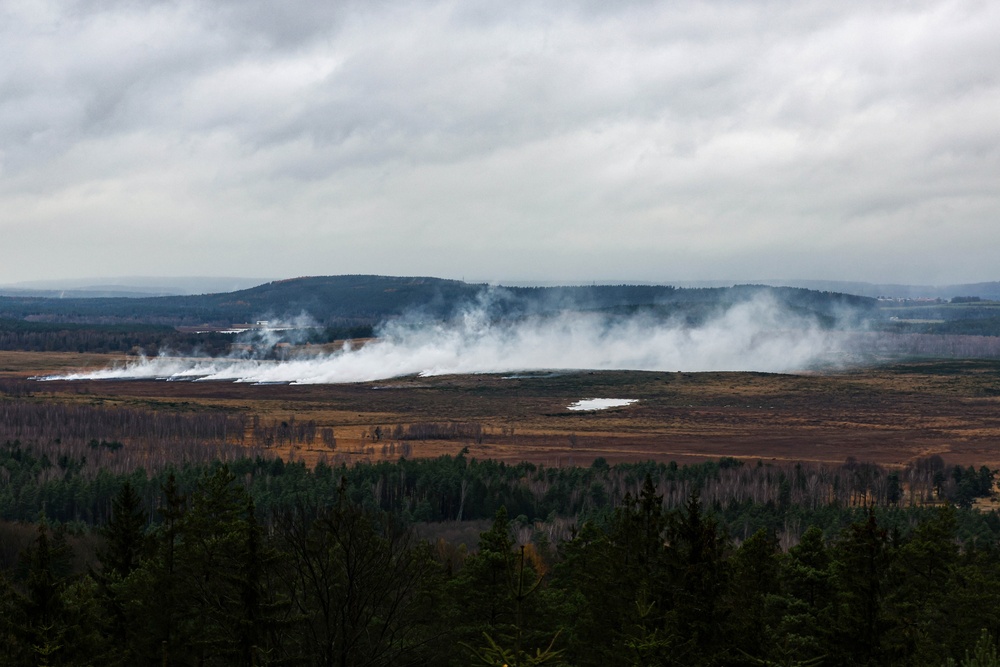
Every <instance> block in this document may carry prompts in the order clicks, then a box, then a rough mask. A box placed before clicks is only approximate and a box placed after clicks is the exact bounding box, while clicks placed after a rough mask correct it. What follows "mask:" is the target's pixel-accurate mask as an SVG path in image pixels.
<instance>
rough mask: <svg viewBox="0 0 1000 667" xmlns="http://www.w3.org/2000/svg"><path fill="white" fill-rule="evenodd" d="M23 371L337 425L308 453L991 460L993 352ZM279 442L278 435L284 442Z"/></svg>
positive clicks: (998, 458)
mask: <svg viewBox="0 0 1000 667" xmlns="http://www.w3.org/2000/svg"><path fill="white" fill-rule="evenodd" d="M18 354H22V355H23V354H25V353H0V377H5V378H6V379H7V380H8V381H9V380H11V379H12V378H24V377H27V376H29V375H33V374H37V373H40V372H41V373H44V372H53V370H54V368H53V367H57V366H59V365H60V364H62V367H72V366H74V360H73V359H72V358H71V357H69V356H68V357H60V358H53V357H49V356H45V355H38V356H36V357H31V358H29V357H27V356H17V355H18ZM100 361H103V360H101V359H98V360H97V362H100ZM77 362H78V363H77V364H76V365H78V366H79V365H86V366H91V365H93V364H95V363H96V362H95V359H94V358H87V359H85V360H83V359H78V360H77ZM31 386H32V387H33V394H34V395H33V398H32V399H31V400H52V401H67V402H81V403H87V404H98V405H127V406H130V407H147V408H153V409H167V410H201V409H220V410H233V411H244V412H246V413H248V415H256V416H257V417H258V418H259V419H260V421H261V423H264V424H272V423H280V422H281V421H286V422H287V421H288V420H289V419H290V418H293V417H294V420H295V421H296V422H299V423H301V422H306V421H309V420H313V421H315V423H316V426H317V427H318V428H324V427H329V428H332V429H333V430H334V434H335V436H336V447H335V448H334V449H331V448H329V447H326V446H324V445H323V444H322V443H321V442H320V440H319V439H318V438H317V439H316V441H314V442H313V443H312V444H308V445H298V446H296V448H295V455H296V456H297V457H300V458H305V459H306V460H308V461H313V460H316V459H318V458H319V457H320V456H321V455H322V456H326V457H327V458H332V459H340V460H358V459H380V458H389V459H395V458H398V457H399V456H400V455H402V454H406V455H408V456H410V457H416V456H438V455H441V454H446V453H450V454H456V453H458V452H459V451H460V450H461V449H462V448H465V447H467V448H468V450H469V454H470V455H471V456H475V457H477V458H487V457H489V458H496V459H502V460H506V461H521V460H529V461H534V462H537V463H545V464H548V465H569V464H576V465H589V464H590V463H591V462H592V461H593V460H594V459H595V458H597V457H604V458H605V459H607V460H608V461H609V462H611V463H614V462H618V461H625V460H638V459H658V460H664V461H669V460H675V461H678V462H691V461H696V460H704V459H709V458H718V457H721V456H733V457H738V458H744V459H748V460H757V459H762V460H765V461H766V460H772V459H778V460H796V461H816V462H827V463H842V462H844V461H845V460H846V459H847V458H848V457H854V458H855V459H857V460H859V461H872V462H877V463H881V464H886V465H903V464H905V463H907V462H909V461H912V460H913V459H915V458H918V457H921V456H928V455H931V454H940V455H941V456H942V457H943V458H945V459H946V460H947V461H949V462H952V463H961V464H963V465H968V464H974V465H983V464H985V465H989V466H992V467H998V466H1000V362H994V361H939V362H935V361H926V362H913V363H907V364H896V365H893V366H886V367H881V368H874V369H856V370H846V371H833V372H824V373H812V374H800V375H775V374H764V373H660V372H624V371H614V372H586V371H582V372H539V373H520V374H516V375H514V376H501V375H464V376H444V377H434V378H415V377H407V378H397V379H393V380H388V381H382V382H373V383H361V384H346V385H304V386H295V385H248V384H231V383H222V382H162V381H145V380H131V381H87V382H62V381H55V382H44V383H34V382H32V383H31ZM585 398H628V399H638V401H637V402H636V403H634V404H632V405H629V406H626V407H620V408H613V409H609V410H601V411H595V412H583V413H581V412H573V411H570V410H569V409H568V406H569V405H570V404H571V403H573V402H574V401H577V400H579V399H585ZM450 425H452V426H450ZM449 428H451V430H452V431H453V433H451V434H448V433H447V431H448V429H449ZM288 449H289V447H288V446H287V445H283V446H281V447H279V451H281V452H282V453H283V454H287V453H288V451H287V450H288Z"/></svg>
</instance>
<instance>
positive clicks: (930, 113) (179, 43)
mask: <svg viewBox="0 0 1000 667" xmlns="http://www.w3.org/2000/svg"><path fill="white" fill-rule="evenodd" d="M33 6H34V7H36V9H33V10H32V11H34V12H35V13H34V14H29V13H28V10H27V9H24V7H28V5H24V6H19V7H18V8H16V10H15V9H11V8H9V7H8V8H7V9H6V10H2V11H5V12H6V14H5V15H4V16H3V19H4V20H3V21H0V39H2V40H3V41H4V43H5V44H7V45H8V46H9V47H10V48H9V49H7V50H8V51H9V52H10V53H11V54H12V55H11V57H10V58H6V59H5V60H4V62H3V63H0V207H2V209H3V210H5V211H6V213H4V214H0V233H4V232H5V230H6V231H7V232H8V235H10V234H13V235H12V236H11V238H13V241H12V242H11V243H13V244H14V246H15V247H17V249H18V251H19V252H20V253H22V254H24V253H27V255H25V256H28V255H31V253H30V248H31V247H32V244H33V243H35V241H34V240H33V237H29V236H27V235H25V234H24V232H23V229H24V228H25V227H24V226H25V225H26V224H31V225H47V226H50V227H51V226H58V225H60V224H73V225H83V226H85V227H87V229H92V230H93V233H94V234H100V233H121V232H122V231H123V230H125V229H128V230H130V231H131V232H134V233H140V232H142V230H144V229H151V228H154V227H157V226H160V225H165V224H167V225H173V226H174V227H175V228H177V229H184V230H191V229H203V231H202V232H201V233H202V234H203V235H204V237H203V238H204V242H205V243H209V244H212V243H225V242H226V240H227V239H231V238H232V237H233V236H234V235H235V234H236V233H237V230H239V234H240V235H241V236H244V237H246V236H250V237H253V238H260V239H267V238H277V237H274V236H269V235H271V234H274V233H275V232H273V231H269V230H272V229H280V230H281V233H282V235H283V238H284V239H286V240H288V239H293V240H294V239H307V238H314V239H317V242H315V243H311V244H310V243H307V242H303V244H302V245H299V246H294V247H290V248H289V249H288V254H289V255H298V256H299V257H300V258H302V259H301V260H300V261H299V262H297V263H293V262H292V260H291V259H288V260H282V261H283V262H286V263H285V264H282V265H281V266H282V267H288V268H286V269H282V268H281V267H275V269H274V270H269V271H268V273H271V274H279V273H281V271H283V270H289V271H291V272H293V273H295V274H300V273H304V272H318V271H321V270H323V269H324V267H326V266H328V265H329V261H328V260H327V259H326V258H325V257H323V256H322V255H321V254H320V252H319V246H322V245H323V244H325V243H329V244H331V247H335V248H336V249H337V250H336V251H335V252H340V253H343V255H342V256H343V257H363V256H367V255H368V254H369V253H370V252H371V251H372V248H375V247H381V248H382V253H383V255H384V256H386V257H387V258H391V266H392V267H393V268H398V269H399V271H397V272H402V271H404V270H408V269H409V268H410V267H413V269H412V270H417V271H419V272H420V273H446V274H448V275H452V276H454V275H459V274H461V273H465V272H466V269H467V268H468V266H472V267H481V268H483V267H484V265H487V264H488V265H489V268H488V269H485V268H483V270H489V271H490V272H491V273H493V272H496V273H498V274H499V273H502V272H503V271H504V270H505V266H504V264H503V262H502V261H501V260H499V259H496V258H495V257H494V256H495V255H497V254H498V253H491V252H490V250H489V248H501V249H504V250H509V251H510V252H511V253H512V254H517V255H519V256H524V257H525V258H526V259H525V260H524V264H520V265H517V266H508V267H507V269H506V270H509V271H511V274H512V277H520V275H521V274H525V275H526V274H527V273H530V272H537V271H542V270H543V269H542V268H540V265H539V258H541V257H545V258H549V259H550V260H551V262H550V265H549V267H548V269H547V270H549V271H551V272H552V275H553V276H554V277H564V276H567V275H568V274H570V273H573V274H575V275H579V276H580V277H584V275H583V274H584V273H585V271H586V270H588V267H587V265H588V264H592V262H583V261H581V259H580V258H583V257H588V258H590V257H601V258H602V259H601V261H602V262H603V267H604V268H606V270H607V271H610V272H617V273H619V274H621V276H622V277H623V278H626V277H630V276H631V277H635V278H639V277H641V278H643V279H657V278H656V277H657V276H659V277H660V279H668V278H669V277H671V276H675V277H688V276H690V277H715V276H716V275H717V274H715V273H714V272H713V271H718V269H712V267H711V265H710V264H709V263H710V262H713V261H714V262H715V264H716V266H719V265H720V263H721V262H726V263H727V264H726V266H727V267H737V268H739V269H740V270H742V271H744V272H747V273H749V274H756V275H761V274H762V273H772V272H771V271H770V267H771V266H772V265H773V263H774V259H773V258H774V257H789V259H788V260H786V261H788V262H789V263H790V264H791V263H795V262H798V264H796V266H801V267H803V268H802V270H806V271H813V272H814V271H817V270H820V269H819V268H817V267H823V268H822V270H823V271H834V270H835V268H836V265H837V264H836V262H837V261H840V262H841V264H842V265H843V263H844V256H845V255H846V254H848V253H850V252H852V251H853V252H854V253H855V254H854V256H855V257H862V256H864V257H868V259H867V260H866V264H864V265H860V266H858V267H856V268H857V270H859V271H861V270H865V271H868V272H869V275H868V277H870V278H873V279H874V278H877V277H878V276H877V275H876V274H879V273H880V272H882V271H884V270H885V268H884V267H885V266H886V264H885V263H884V262H882V261H880V260H879V259H878V258H877V253H874V252H871V253H870V252H869V249H868V248H866V247H865V239H863V238H854V239H853V240H852V239H849V238H848V239H845V238H844V237H845V235H847V236H851V235H857V234H859V233H860V234H861V235H862V236H865V235H867V236H868V237H869V238H879V239H881V242H883V243H885V244H887V245H892V246H893V247H904V248H907V249H908V250H913V251H916V252H918V253H919V252H924V254H922V255H920V257H921V258H922V260H923V263H924V265H923V266H922V267H921V269H920V270H927V271H947V270H948V269H947V265H948V263H949V262H948V261H947V258H946V257H945V256H946V255H948V256H950V257H951V258H954V257H956V256H958V254H960V253H965V252H967V251H968V249H967V247H965V246H963V245H961V244H960V243H959V242H958V241H950V242H949V243H950V245H948V244H945V245H944V246H941V244H938V246H939V247H940V248H941V259H940V260H938V259H935V258H934V257H932V256H931V255H930V254H929V253H927V252H926V251H920V250H919V249H920V247H921V246H925V247H926V246H927V245H928V243H929V241H928V239H929V238H931V235H936V234H937V231H936V230H937V229H938V226H939V225H940V222H941V220H943V219H947V220H948V222H949V224H950V225H951V228H952V229H953V230H956V233H958V234H964V235H967V236H971V237H973V238H976V239H977V240H978V241H979V243H978V244H977V245H979V246H980V247H985V246H986V245H987V244H988V243H990V242H995V241H1000V238H995V236H994V235H995V234H997V232H995V231H994V227H995V225H993V226H990V222H989V221H990V220H995V216H996V213H997V211H998V204H1000V202H998V197H997V195H996V194H995V183H996V182H997V179H998V178H1000V150H998V149H1000V147H998V141H1000V132H998V128H997V124H998V121H997V118H1000V93H998V90H1000V81H998V77H1000V73H998V70H997V68H996V66H995V64H994V63H996V62H998V61H1000V41H998V40H996V39H995V35H996V33H997V29H998V28H1000V6H997V5H996V4H995V3H987V2H975V1H972V0H969V1H962V0H956V1H951V2H945V1H925V2H920V3H903V2H874V3H862V2H845V3H837V2H828V1H823V2H821V1H819V0H813V1H806V2H801V3H794V4H791V5H789V6H783V5H777V4H773V3H767V2H677V3H653V2H629V3H613V4H612V3H573V4H571V5H562V4H556V5H553V4H551V3H549V4H539V3H532V2H512V3H502V4H498V3H488V2H443V1H442V2H421V3H415V2H414V3H408V2H396V3H388V2H386V3H366V2H344V3H313V2H289V3H267V2H262V1H260V2H257V1H254V2H236V1H231V2H215V3H195V2H161V3H138V4H137V3H125V2H122V3H100V4H99V3H78V4H76V5H72V6H71V7H72V9H71V10H67V9H65V7H64V6H63V5H61V4H59V3H57V2H52V3H48V4H46V3H39V4H37V5H33ZM18 12H21V13H18ZM15 225H16V226H15ZM612 227H614V228H615V229H616V230H617V231H616V232H615V233H609V231H608V230H609V229H611V228H612ZM12 230H16V233H14V232H13V231H12ZM866 230H867V233H866ZM142 233H143V234H144V233H145V232H142ZM371 233H377V234H384V235H386V238H387V239H406V244H405V245H394V244H392V243H387V242H385V241H382V242H381V243H380V242H379V241H377V240H371V239H369V238H368V236H370V235H371ZM81 234H82V236H84V237H85V236H86V234H85V233H81ZM140 236H141V238H143V239H146V240H148V239H147V237H145V236H142V235H141V234H140ZM29 238H30V239H32V240H31V242H30V243H29ZM933 238H934V239H935V241H937V236H933ZM288 242H289V243H291V241H288ZM463 244H464V245H463ZM420 249H423V251H424V252H427V253H435V254H441V253H443V254H444V255H445V256H447V257H448V258H449V259H448V260H447V261H445V262H442V261H441V260H439V259H437V258H436V257H435V259H434V260H433V263H426V264H421V263H420V261H419V260H417V259H414V258H413V257H412V254H413V253H414V252H418V251H419V250H420ZM463 249H465V250H467V251H469V252H472V253H473V255H475V257H473V258H471V259H457V257H458V256H460V255H461V254H462V253H463ZM169 250H170V245H169V244H165V245H164V251H165V252H164V265H163V266H164V269H161V270H167V268H166V267H167V266H169V265H168V264H167V260H168V258H172V259H173V260H174V261H186V260H183V257H184V256H185V255H184V250H183V249H181V248H178V249H177V250H176V252H175V254H173V255H171V254H170V253H169V252H168V251H169ZM515 251H516V252H515ZM825 251H828V252H836V253H839V255H838V256H839V257H840V259H839V260H837V259H836V258H834V259H831V260H827V259H826V258H825V257H822V255H823V253H824V252H825ZM245 252H251V251H250V250H247V251H245ZM636 252H641V253H643V256H644V257H646V258H648V259H647V262H650V263H653V262H655V263H656V264H657V266H655V267H647V266H645V265H644V266H643V267H642V268H641V270H640V269H639V268H637V266H636V264H637V262H635V261H633V260H632V259H631V258H633V257H634V256H635V254H634V253H636ZM54 254H58V253H50V255H49V256H54ZM67 254H69V253H67ZM794 254H804V255H806V256H809V257H812V258H813V261H808V260H804V261H801V262H800V261H799V260H798V259H795V258H793V257H792V255H794ZM34 257H36V258H37V257H40V255H38V254H36V255H34ZM657 258H659V260H658V261H657ZM248 259H250V257H248V256H246V255H244V256H242V257H241V258H240V259H236V258H234V260H233V261H234V263H237V262H242V263H245V262H246V261H248ZM25 261H26V262H27V261H28V260H25ZM427 261H428V262H430V260H427ZM699 263H700V264H699ZM952 263H953V262H952ZM303 264H305V265H306V266H307V267H308V268H306V267H304V266H303ZM28 265H29V264H25V265H23V266H21V267H20V268H19V269H18V270H24V269H25V267H27V266H28ZM341 265H342V264H341ZM976 265H977V262H975V261H970V262H968V263H966V266H976ZM978 265H985V260H984V261H982V262H979V263H978ZM827 266H829V267H830V268H826V267H827ZM580 267H584V268H580ZM235 268H238V267H233V266H228V267H219V270H220V271H222V272H229V273H232V272H233V270H234V269H235ZM9 270H12V269H9ZM177 270H178V271H181V272H184V273H191V272H192V270H194V267H190V266H186V267H183V269H181V268H178V269H177ZM328 270H329V269H328ZM349 270H356V271H363V270H380V269H379V268H378V267H374V268H372V267H365V266H364V265H363V264H362V263H361V261H360V260H356V263H355V264H352V265H351V266H350V269H349ZM727 270H730V269H729V268H727ZM893 270H894V271H906V270H907V267H906V266H904V265H902V264H900V265H898V266H896V267H894V268H893ZM909 270H910V272H911V277H910V278H904V277H903V276H899V279H901V280H902V279H916V278H917V275H916V272H917V269H915V268H913V269H909ZM981 270H982V269H977V271H981ZM671 271H681V272H684V273H685V275H681V276H677V275H676V273H669V275H668V272H671ZM640 272H641V273H642V274H643V275H641V276H639V275H638V273H640ZM694 272H701V273H699V275H697V276H694V275H691V274H692V273H694ZM513 274H517V275H513ZM827 276H829V274H827ZM827 276H818V275H814V274H813V273H811V274H810V275H809V276H803V277H827ZM17 277H20V276H11V279H14V278H17ZM24 277H25V278H27V277H31V276H24ZM500 277H502V276H500ZM531 277H539V276H531ZM842 277H848V276H842ZM856 277H861V278H863V277H865V276H864V275H858V276H856ZM886 277H888V276H886ZM991 277H995V276H989V275H982V274H977V275H975V276H972V275H970V276H963V277H962V279H990V278H991ZM958 278H959V276H957V275H956V279H958Z"/></svg>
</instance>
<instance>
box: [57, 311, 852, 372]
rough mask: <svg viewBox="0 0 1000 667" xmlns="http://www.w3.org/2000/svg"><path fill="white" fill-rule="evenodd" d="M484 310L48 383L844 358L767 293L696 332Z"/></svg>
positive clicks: (645, 320)
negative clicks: (269, 351) (318, 350)
mask: <svg viewBox="0 0 1000 667" xmlns="http://www.w3.org/2000/svg"><path fill="white" fill-rule="evenodd" d="M490 310H491V309H490V304H489V298H488V296H487V297H484V299H481V301H480V302H479V303H478V304H476V305H475V306H471V307H469V308H468V309H466V310H464V311H461V312H460V313H459V314H458V315H457V316H456V317H454V318H452V319H451V320H449V321H447V322H433V323H427V322H422V323H421V322H417V321H413V320H406V319H403V320H397V321H391V322H389V323H386V324H385V325H383V327H382V328H381V330H380V332H379V338H378V340H377V341H375V342H372V343H369V344H367V345H364V346H362V347H356V348H352V347H350V346H347V347H345V349H343V350H341V351H338V352H335V353H330V354H324V355H319V356H308V357H306V356H303V357H300V358H294V359H290V360H284V361H274V360H264V359H245V358H237V357H235V356H233V357H228V358H200V359H198V358H194V359H193V358H176V357H169V356H161V357H157V358H149V359H141V360H139V361H136V362H134V363H129V364H127V365H125V366H122V367H117V368H109V369H105V370H101V371H96V372H91V373H81V374H73V375H65V376H60V377H59V378H52V379H127V378H163V379H170V380H185V379H202V380H225V381H235V382H252V383H279V382H289V383H296V384H315V383H345V382H363V381H372V380H383V379H387V378H392V377H399V376H405V375H423V376H433V375H448V374H465V373H506V372H516V371H528V370H552V369H567V370H568V369H575V370H582V369H588V370H647V371H764V372H794V371H801V370H806V369H809V368H813V367H816V366H817V365H820V364H823V365H828V364H830V363H838V362H839V361H840V360H841V359H842V357H843V355H842V350H841V344H840V343H839V342H838V338H837V337H836V336H835V335H833V334H832V333H831V332H829V331H826V330H824V329H823V328H821V327H820V326H819V325H818V324H817V323H816V322H815V321H813V320H812V319H810V318H808V317H805V316H801V315H796V314H791V313H789V312H788V311H787V310H786V309H784V308H783V307H782V306H781V305H780V304H779V303H778V302H777V301H776V300H775V299H774V298H772V297H770V296H769V295H758V296H757V297H755V298H753V299H751V300H748V301H745V302H741V303H737V304H735V305H732V306H730V307H728V308H726V309H723V310H720V311H719V312H718V313H717V314H716V315H715V316H713V317H709V318H708V319H707V320H706V321H705V322H704V323H703V324H701V325H699V326H694V327H692V326H688V325H685V324H684V323H682V322H679V321H674V320H664V319H663V318H656V317H653V316H651V315H643V314H639V315H634V316H609V315H606V314H599V313H586V312H583V313H581V312H572V311H561V312H556V313H550V314H546V315H533V316H528V317H523V318H519V319H516V320H509V319H508V320H503V319H497V318H496V317H494V316H491V313H490Z"/></svg>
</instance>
